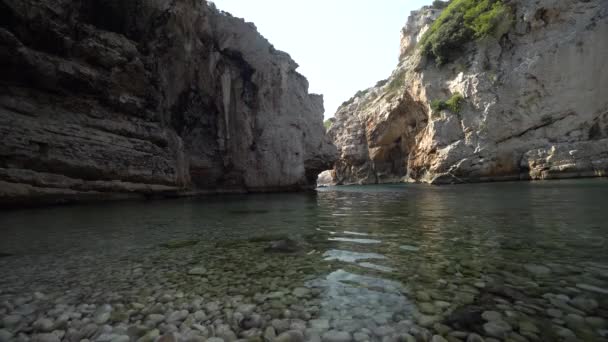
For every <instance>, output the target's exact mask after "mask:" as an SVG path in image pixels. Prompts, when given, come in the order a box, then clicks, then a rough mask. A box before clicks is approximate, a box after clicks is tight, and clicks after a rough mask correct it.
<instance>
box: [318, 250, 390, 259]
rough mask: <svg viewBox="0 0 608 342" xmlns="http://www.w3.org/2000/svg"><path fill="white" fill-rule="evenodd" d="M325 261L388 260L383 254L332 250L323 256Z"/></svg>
mask: <svg viewBox="0 0 608 342" xmlns="http://www.w3.org/2000/svg"><path fill="white" fill-rule="evenodd" d="M323 257H324V258H325V261H332V260H338V261H343V262H357V261H359V260H370V259H386V257H385V256H384V255H382V254H378V253H360V252H353V251H345V250H340V249H331V250H328V251H327V252H325V253H324V254H323Z"/></svg>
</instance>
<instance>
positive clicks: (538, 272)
mask: <svg viewBox="0 0 608 342" xmlns="http://www.w3.org/2000/svg"><path fill="white" fill-rule="evenodd" d="M524 268H525V269H526V271H528V272H530V273H532V274H533V275H535V276H537V277H544V276H548V275H549V274H551V269H550V268H549V267H547V266H543V265H536V264H526V265H524Z"/></svg>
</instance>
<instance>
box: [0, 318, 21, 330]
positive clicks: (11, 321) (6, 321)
mask: <svg viewBox="0 0 608 342" xmlns="http://www.w3.org/2000/svg"><path fill="white" fill-rule="evenodd" d="M22 318H23V317H22V316H20V315H8V316H5V317H4V318H2V324H3V325H4V327H6V328H12V327H14V326H16V325H17V324H19V322H21V319H22Z"/></svg>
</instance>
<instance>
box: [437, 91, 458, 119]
mask: <svg viewBox="0 0 608 342" xmlns="http://www.w3.org/2000/svg"><path fill="white" fill-rule="evenodd" d="M463 103H464V96H462V94H460V93H455V94H454V95H452V97H450V98H449V99H447V100H445V101H442V100H433V101H431V109H432V110H433V112H440V111H442V110H446V109H447V110H449V111H450V112H452V113H454V114H458V113H460V111H461V110H462V104H463Z"/></svg>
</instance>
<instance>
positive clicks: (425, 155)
mask: <svg viewBox="0 0 608 342" xmlns="http://www.w3.org/2000/svg"><path fill="white" fill-rule="evenodd" d="M507 3H508V4H509V6H511V8H512V9H513V14H514V18H515V20H514V22H513V25H512V27H511V28H510V29H508V32H507V33H506V34H504V35H501V36H500V37H496V38H487V39H483V40H478V41H472V42H470V43H468V44H466V45H465V46H463V50H464V51H463V53H461V54H460V55H459V57H457V58H455V59H454V60H452V61H451V62H450V63H447V64H445V65H443V66H437V65H436V63H435V62H434V61H432V60H431V59H430V58H428V57H427V56H426V55H424V54H423V53H422V52H421V51H420V50H421V49H420V48H419V46H418V45H417V44H418V42H419V40H420V39H421V37H422V36H423V34H424V33H425V32H426V30H428V29H429V27H430V25H431V24H432V23H433V22H434V20H436V19H437V17H438V16H439V15H440V14H441V10H439V9H433V8H431V7H425V8H423V9H421V10H420V11H416V12H413V13H412V15H411V16H410V18H409V20H408V23H407V26H406V27H405V28H404V29H403V32H402V33H403V34H402V41H401V59H400V63H399V66H398V67H397V69H396V70H395V71H394V72H393V74H392V75H391V77H390V78H389V79H388V80H386V81H382V82H379V83H378V84H377V85H376V86H375V87H372V88H370V89H367V90H365V91H363V92H360V93H358V94H357V95H356V96H355V97H354V98H352V99H351V100H349V101H347V102H346V103H345V104H344V105H343V106H342V107H341V108H340V109H339V110H338V112H337V113H336V117H335V120H334V123H333V124H332V127H331V128H330V130H329V132H328V135H329V136H330V138H332V140H333V141H334V143H335V144H336V145H337V146H338V149H339V151H340V159H339V161H338V162H337V163H336V164H335V167H334V171H335V178H334V181H335V182H336V183H338V184H353V183H382V182H396V181H403V180H409V181H419V182H426V183H458V182H474V181H497V180H519V179H547V178H563V177H586V176H603V175H605V174H606V173H607V172H608V59H606V58H605V56H606V54H607V53H608V2H606V1H603V0H587V1H550V0H540V1H536V0H534V1H532V0H512V1H508V2H507ZM458 93H459V94H462V96H463V97H464V101H463V103H462V106H461V109H460V110H459V111H456V112H453V111H450V110H446V109H443V110H433V109H432V108H431V103H432V102H433V101H434V100H446V99H449V98H450V97H452V96H454V95H455V94H458Z"/></svg>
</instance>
